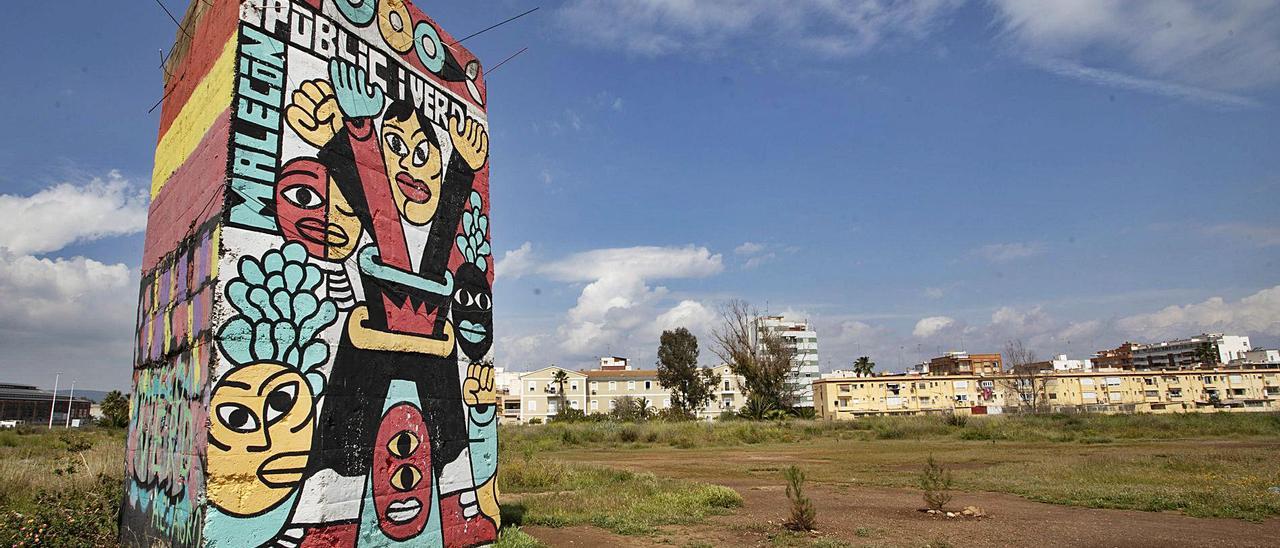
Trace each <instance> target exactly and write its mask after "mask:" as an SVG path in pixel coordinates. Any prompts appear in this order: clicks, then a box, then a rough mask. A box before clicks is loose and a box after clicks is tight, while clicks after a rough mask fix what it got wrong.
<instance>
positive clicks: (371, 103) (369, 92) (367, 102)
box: [329, 59, 386, 118]
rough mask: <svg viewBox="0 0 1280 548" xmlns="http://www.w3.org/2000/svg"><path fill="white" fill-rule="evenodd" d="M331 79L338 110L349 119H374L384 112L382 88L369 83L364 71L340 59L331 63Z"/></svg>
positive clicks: (384, 98) (384, 99)
mask: <svg viewBox="0 0 1280 548" xmlns="http://www.w3.org/2000/svg"><path fill="white" fill-rule="evenodd" d="M329 79H330V80H333V93H334V95H335V96H336V97H337V98H338V108H340V109H342V114H343V115H344V116H346V117H347V118H372V117H374V116H377V115H378V113H380V112H382V106H383V104H384V103H385V101H386V97H385V96H384V95H383V93H382V88H381V87H378V85H377V84H372V83H370V82H369V78H368V74H366V73H365V71H364V69H362V68H360V67H357V66H355V65H353V64H351V63H348V62H346V61H343V60H340V59H334V60H332V61H329Z"/></svg>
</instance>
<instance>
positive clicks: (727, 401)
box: [698, 364, 747, 420]
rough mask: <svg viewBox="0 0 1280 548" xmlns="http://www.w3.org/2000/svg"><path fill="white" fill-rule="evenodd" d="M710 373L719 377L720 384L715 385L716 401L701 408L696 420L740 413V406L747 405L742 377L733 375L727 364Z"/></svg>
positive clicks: (713, 369) (715, 368) (714, 368)
mask: <svg viewBox="0 0 1280 548" xmlns="http://www.w3.org/2000/svg"><path fill="white" fill-rule="evenodd" d="M711 372H712V373H713V374H716V375H719V376H720V382H719V384H717V385H716V391H715V396H716V399H715V400H712V401H711V402H710V403H708V404H707V405H706V406H705V407H703V408H702V411H700V412H699V413H698V418H700V419H706V420H711V419H718V418H720V416H721V415H723V414H725V413H738V412H739V411H742V406H744V405H746V404H747V392H746V386H745V384H744V382H745V381H744V379H743V378H742V376H740V375H734V374H733V369H732V368H731V367H730V366H729V365H728V364H720V365H717V366H715V367H712V368H711Z"/></svg>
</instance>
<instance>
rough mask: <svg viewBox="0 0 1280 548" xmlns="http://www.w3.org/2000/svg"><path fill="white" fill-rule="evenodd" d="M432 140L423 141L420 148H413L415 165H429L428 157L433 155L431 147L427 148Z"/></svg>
mask: <svg viewBox="0 0 1280 548" xmlns="http://www.w3.org/2000/svg"><path fill="white" fill-rule="evenodd" d="M430 144H431V142H430V141H423V142H422V143H421V144H419V145H418V148H415V149H413V165H414V167H422V166H425V165H427V158H428V157H430V156H431V149H429V148H427V146H428V145H430Z"/></svg>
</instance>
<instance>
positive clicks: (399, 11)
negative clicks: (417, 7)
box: [378, 0, 413, 53]
mask: <svg viewBox="0 0 1280 548" xmlns="http://www.w3.org/2000/svg"><path fill="white" fill-rule="evenodd" d="M378 30H379V31H380V32H381V33H382V39H383V40H386V41H387V45H388V46H391V49H393V50H396V52H398V53H409V50H411V49H413V20H412V19H410V18H409V10H408V8H405V7H404V0H382V2H381V3H379V4H378Z"/></svg>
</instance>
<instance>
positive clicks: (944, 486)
mask: <svg viewBox="0 0 1280 548" xmlns="http://www.w3.org/2000/svg"><path fill="white" fill-rule="evenodd" d="M951 483H952V482H951V471H950V470H947V469H946V468H945V467H943V466H942V465H941V464H939V463H938V461H936V460H934V458H933V455H929V460H927V461H925V465H924V470H922V471H921V472H920V490H921V491H924V503H925V506H927V507H928V508H929V509H930V510H937V511H939V512H941V511H942V508H943V507H945V506H946V505H947V503H949V502H951Z"/></svg>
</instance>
